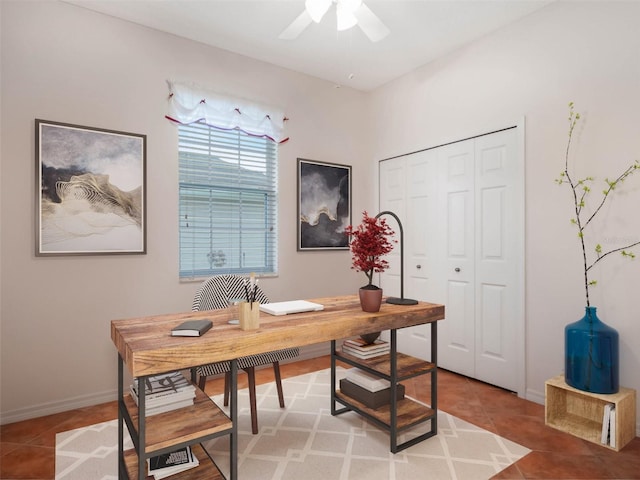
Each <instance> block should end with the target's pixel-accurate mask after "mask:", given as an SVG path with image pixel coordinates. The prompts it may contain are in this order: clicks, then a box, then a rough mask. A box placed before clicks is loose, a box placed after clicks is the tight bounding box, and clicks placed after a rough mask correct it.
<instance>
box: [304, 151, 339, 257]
mask: <svg viewBox="0 0 640 480" xmlns="http://www.w3.org/2000/svg"><path fill="white" fill-rule="evenodd" d="M348 225H351V166H349V165H338V164H335V163H326V162H315V161H312V160H305V159H303V158H299V159H298V251H306V250H348V249H349V237H348V236H347V235H346V234H345V232H344V230H345V227H347V226H348Z"/></svg>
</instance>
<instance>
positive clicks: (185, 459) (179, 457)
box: [147, 446, 200, 480]
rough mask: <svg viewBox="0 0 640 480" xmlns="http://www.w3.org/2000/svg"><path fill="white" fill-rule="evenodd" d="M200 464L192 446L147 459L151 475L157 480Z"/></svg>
mask: <svg viewBox="0 0 640 480" xmlns="http://www.w3.org/2000/svg"><path fill="white" fill-rule="evenodd" d="M198 465H200V462H199V461H198V459H197V458H196V456H195V455H194V454H193V452H192V451H191V447H188V446H187V447H182V448H181V449H179V450H176V451H174V452H170V453H165V454H162V455H158V456H155V457H151V458H150V459H148V460H147V467H148V469H149V476H153V478H155V480H161V479H163V478H167V477H169V476H171V475H175V474H176V473H180V472H184V471H185V470H189V469H191V468H195V467H197V466H198Z"/></svg>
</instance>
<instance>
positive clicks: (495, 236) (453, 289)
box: [380, 128, 524, 394]
mask: <svg viewBox="0 0 640 480" xmlns="http://www.w3.org/2000/svg"><path fill="white" fill-rule="evenodd" d="M517 149H518V129H516V128H512V129H508V130H505V131H502V132H497V133H493V134H489V135H485V136H481V137H477V138H474V139H470V140H466V141H461V142H456V143H453V144H450V145H446V146H443V147H438V148H434V149H431V150H427V151H423V152H419V153H415V154H411V155H407V156H405V157H401V158H397V159H393V160H389V161H384V162H381V164H380V208H381V209H382V210H391V211H394V212H395V213H396V214H398V216H400V218H401V219H402V221H403V224H404V227H405V243H404V249H405V250H404V257H405V273H404V281H405V287H404V296H405V297H408V298H415V299H418V300H423V301H428V302H434V303H442V304H444V305H445V319H444V320H443V321H442V322H439V324H438V364H439V365H440V366H441V367H443V368H445V369H448V370H452V371H455V372H458V373H461V374H463V375H468V376H470V377H473V378H477V379H479V380H482V381H486V382H488V383H491V384H494V385H497V386H500V387H503V388H507V389H509V390H513V391H516V392H518V393H519V394H523V388H524V387H523V383H522V378H521V377H522V374H523V371H524V352H523V345H524V294H523V292H524V280H523V278H524V276H523V270H524V267H523V265H524V162H523V158H522V156H521V155H520V154H519V152H518V150H517ZM390 224H393V223H392V221H391V222H390ZM389 260H390V263H391V268H390V269H389V271H388V272H387V273H385V274H383V275H382V276H381V283H380V285H381V286H382V287H383V288H384V290H385V294H386V295H393V296H398V295H399V294H400V291H399V285H400V278H399V275H400V267H399V251H398V249H396V251H394V253H393V254H392V255H391V256H390V257H389ZM398 339H399V348H400V351H402V352H404V353H407V354H409V355H413V356H416V357H419V358H425V359H428V358H430V337H429V331H428V328H427V327H426V326H421V327H414V328H407V329H403V330H401V331H399V336H398Z"/></svg>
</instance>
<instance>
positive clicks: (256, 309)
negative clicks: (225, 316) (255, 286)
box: [239, 302, 260, 330]
mask: <svg viewBox="0 0 640 480" xmlns="http://www.w3.org/2000/svg"><path fill="white" fill-rule="evenodd" d="M239 307H240V328H241V329H242V330H256V329H258V328H260V304H259V303H258V302H240V304H239Z"/></svg>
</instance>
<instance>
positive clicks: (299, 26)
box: [278, 10, 313, 40]
mask: <svg viewBox="0 0 640 480" xmlns="http://www.w3.org/2000/svg"><path fill="white" fill-rule="evenodd" d="M312 21H313V20H312V19H311V16H310V15H309V14H308V13H307V11H306V10H304V11H303V12H302V13H301V14H300V15H298V18H296V19H295V20H294V21H293V22H291V24H290V25H289V26H288V27H287V28H285V29H284V31H283V32H282V33H281V34H280V35H278V38H279V39H280V40H293V39H294V38H297V37H298V35H300V34H301V33H302V31H303V30H304V29H305V28H307V27H308V26H309V25H311V22H312Z"/></svg>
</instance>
